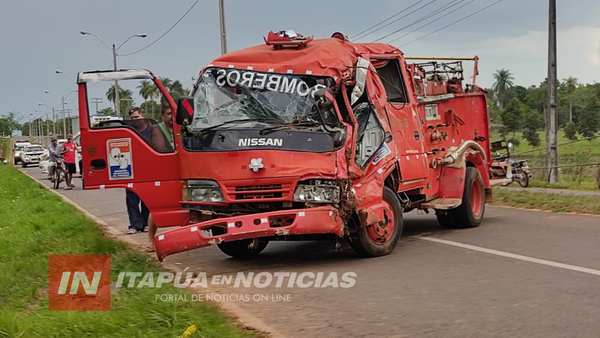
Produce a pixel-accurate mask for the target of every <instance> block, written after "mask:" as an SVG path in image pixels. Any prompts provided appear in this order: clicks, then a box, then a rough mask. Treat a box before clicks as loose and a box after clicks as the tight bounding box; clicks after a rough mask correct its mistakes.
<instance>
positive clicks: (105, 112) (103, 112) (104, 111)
mask: <svg viewBox="0 0 600 338" xmlns="http://www.w3.org/2000/svg"><path fill="white" fill-rule="evenodd" d="M114 114H115V111H114V110H113V109H112V108H111V107H108V108H104V109H102V110H98V114H97V115H114Z"/></svg>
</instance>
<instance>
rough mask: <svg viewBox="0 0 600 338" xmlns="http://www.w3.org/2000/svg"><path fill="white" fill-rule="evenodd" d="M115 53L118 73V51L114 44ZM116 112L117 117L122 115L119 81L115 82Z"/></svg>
mask: <svg viewBox="0 0 600 338" xmlns="http://www.w3.org/2000/svg"><path fill="white" fill-rule="evenodd" d="M112 52H113V64H114V65H115V68H114V69H115V71H117V49H116V48H115V44H114V43H113V47H112ZM114 100H115V112H116V114H117V115H119V114H121V100H119V81H117V80H115V97H114Z"/></svg>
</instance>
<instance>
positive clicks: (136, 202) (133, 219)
mask: <svg viewBox="0 0 600 338" xmlns="http://www.w3.org/2000/svg"><path fill="white" fill-rule="evenodd" d="M129 118H130V119H131V120H132V121H133V123H132V126H133V128H134V129H135V130H136V131H137V132H138V133H140V135H142V137H143V138H144V140H145V141H146V142H148V143H149V144H152V130H153V129H154V127H153V126H152V125H151V124H150V123H149V122H148V121H146V116H145V114H144V112H143V111H142V109H140V108H138V107H135V108H132V109H131V110H130V111H129ZM125 203H126V205H127V214H128V215H129V230H128V231H127V234H128V235H130V234H135V233H138V232H146V231H148V216H149V215H150V211H149V210H148V208H147V207H146V204H144V201H142V200H141V199H140V197H139V196H138V195H137V194H136V193H135V192H133V191H132V190H129V189H127V190H125ZM140 204H141V209H140Z"/></svg>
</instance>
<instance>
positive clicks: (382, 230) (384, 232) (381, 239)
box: [367, 200, 396, 245]
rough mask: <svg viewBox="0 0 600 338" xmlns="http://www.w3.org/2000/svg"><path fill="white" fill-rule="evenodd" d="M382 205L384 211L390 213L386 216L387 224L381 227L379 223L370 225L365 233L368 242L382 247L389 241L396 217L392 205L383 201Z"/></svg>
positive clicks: (392, 233) (394, 228) (394, 227)
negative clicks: (384, 208)
mask: <svg viewBox="0 0 600 338" xmlns="http://www.w3.org/2000/svg"><path fill="white" fill-rule="evenodd" d="M383 205H384V206H385V207H386V209H388V210H390V211H391V213H388V214H387V224H384V225H381V224H379V223H375V224H371V225H369V226H368V227H367V233H368V235H369V240H371V242H373V243H375V244H377V245H384V244H386V243H387V242H389V241H390V240H391V238H392V237H393V235H394V231H395V230H396V215H395V213H394V208H393V207H392V205H391V204H390V203H389V202H388V201H386V200H383Z"/></svg>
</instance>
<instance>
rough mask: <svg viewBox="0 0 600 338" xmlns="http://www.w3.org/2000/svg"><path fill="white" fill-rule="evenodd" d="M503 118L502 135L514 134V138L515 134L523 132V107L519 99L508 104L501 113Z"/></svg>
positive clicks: (514, 99)
mask: <svg viewBox="0 0 600 338" xmlns="http://www.w3.org/2000/svg"><path fill="white" fill-rule="evenodd" d="M500 116H501V118H502V126H503V127H502V133H503V134H504V135H506V134H507V133H510V132H512V133H513V138H514V134H515V132H517V131H519V130H521V124H522V123H523V107H522V103H521V101H519V99H517V98H513V99H512V100H510V102H508V104H507V105H506V107H505V108H504V110H503V111H502V113H501V115H500Z"/></svg>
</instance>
